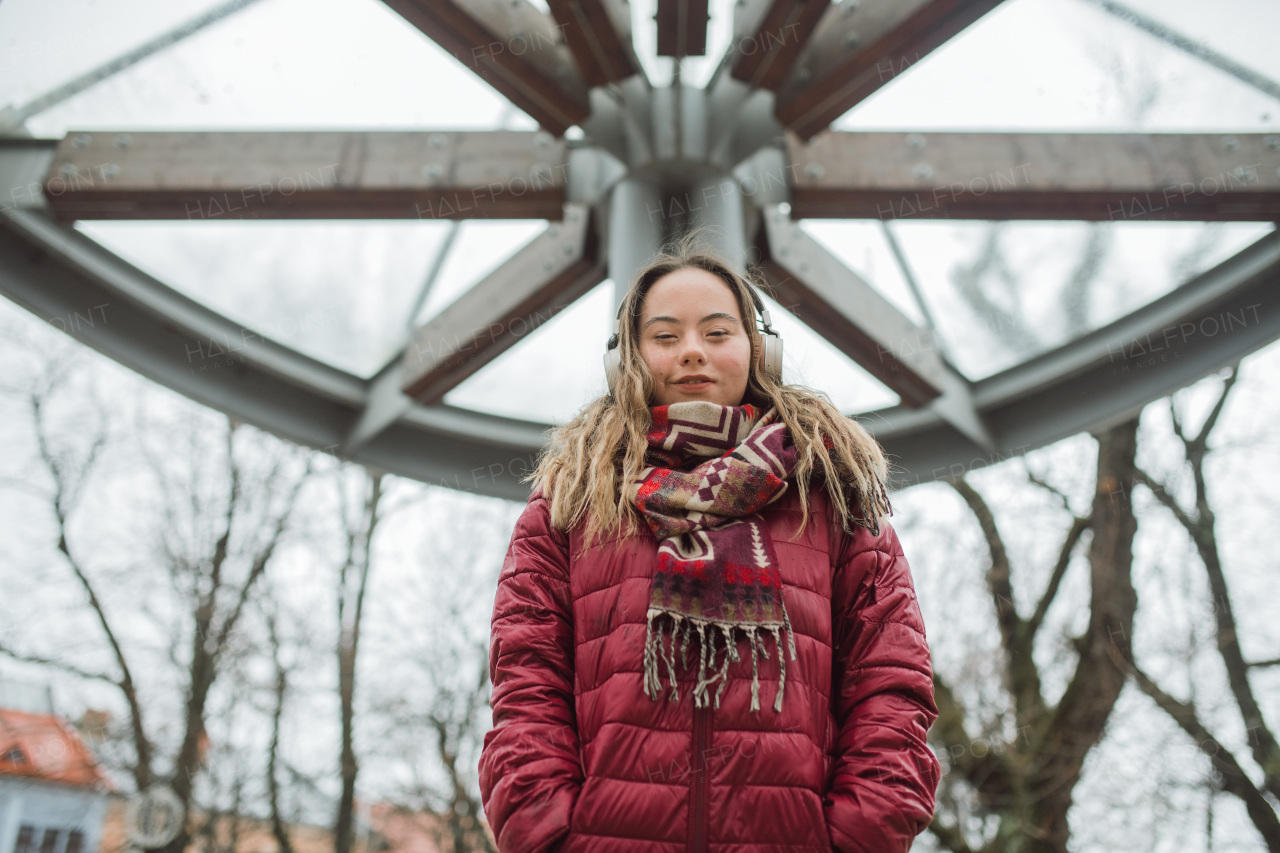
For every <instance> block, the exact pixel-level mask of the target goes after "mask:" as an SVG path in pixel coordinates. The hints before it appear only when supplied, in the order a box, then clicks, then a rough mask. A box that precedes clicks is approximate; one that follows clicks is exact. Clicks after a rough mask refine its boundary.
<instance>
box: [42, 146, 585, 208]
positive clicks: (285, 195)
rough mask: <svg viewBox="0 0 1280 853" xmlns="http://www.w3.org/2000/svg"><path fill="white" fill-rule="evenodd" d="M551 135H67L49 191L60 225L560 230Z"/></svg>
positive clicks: (558, 153) (557, 164) (556, 149)
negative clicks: (331, 223) (391, 223)
mask: <svg viewBox="0 0 1280 853" xmlns="http://www.w3.org/2000/svg"><path fill="white" fill-rule="evenodd" d="M567 158H568V155H567V151H566V146H565V143H564V141H563V140H558V139H554V138H553V137H552V136H551V135H550V134H549V133H546V132H545V131H511V130H499V131H492V130H491V131H429V132H428V131H417V132H400V131H376V132H373V131H371V132H287V133H277V132H261V133H258V132H222V131H218V132H204V133H183V132H173V133H170V132H139V131H132V130H93V131H71V132H69V133H68V134H67V135H66V137H65V138H63V139H62V140H61V141H60V142H59V143H58V147H57V150H56V151H55V153H54V156H53V160H52V162H51V163H50V166H49V171H48V173H47V174H46V175H45V178H44V182H43V191H44V197H45V199H46V201H47V202H48V204H49V207H50V208H51V209H52V211H53V213H54V215H55V216H56V217H58V219H59V220H61V221H64V222H68V221H72V220H76V219H188V220H196V221H203V220H216V221H226V220H231V219H469V218H477V217H484V218H490V219H559V217H560V216H561V213H562V211H563V205H564V202H565V199H566V182H567V179H568V174H567V173H568V167H567V162H568V159H567Z"/></svg>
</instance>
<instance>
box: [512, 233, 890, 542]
mask: <svg viewBox="0 0 1280 853" xmlns="http://www.w3.org/2000/svg"><path fill="white" fill-rule="evenodd" d="M700 240H701V235H700V231H693V232H690V233H688V234H686V235H685V236H684V237H683V238H681V239H680V240H679V241H677V242H676V243H674V244H668V245H667V246H665V247H664V248H663V250H662V251H660V252H659V253H658V254H657V255H656V256H655V257H654V258H652V259H651V260H650V261H649V262H648V263H647V264H645V265H644V266H643V267H642V268H641V269H640V270H639V271H638V272H637V273H636V274H635V275H634V276H633V277H632V279H631V282H630V285H629V286H628V287H627V292H626V295H625V296H624V297H623V299H622V322H620V323H619V329H618V350H619V354H620V357H621V362H622V363H621V369H620V371H619V378H618V382H617V385H616V387H615V388H614V389H613V390H612V392H609V393H605V394H604V395H603V396H600V397H598V398H596V399H595V400H592V401H591V402H590V403H588V404H587V405H586V406H585V407H583V408H582V410H581V411H579V412H578V414H577V415H575V416H574V418H573V419H572V420H570V421H569V422H568V423H565V424H562V425H560V426H557V427H553V428H552V429H551V430H549V431H548V438H549V440H548V442H547V444H546V445H545V446H544V447H543V449H542V451H541V453H540V454H539V456H538V463H537V465H536V466H535V468H534V469H533V470H532V471H530V472H529V473H528V474H526V475H525V476H524V477H523V478H522V481H524V482H529V481H532V482H533V483H534V487H535V488H536V487H538V486H541V487H542V490H543V494H544V496H545V497H546V498H547V500H548V502H549V503H550V508H551V524H552V526H553V527H555V528H557V529H559V530H563V531H568V530H569V529H571V528H573V527H574V526H575V525H577V524H578V523H579V522H581V521H582V520H583V519H584V518H585V519H586V531H585V533H586V535H585V537H584V545H583V548H584V549H585V548H587V547H589V545H590V543H591V542H592V541H594V540H595V539H598V538H602V537H604V536H606V535H614V534H617V533H621V534H623V535H628V536H629V535H633V534H635V533H636V532H637V531H638V529H639V528H640V527H641V526H642V525H643V518H642V516H641V515H640V513H639V511H638V510H637V509H636V507H635V505H634V504H633V503H632V502H631V500H630V499H629V496H628V493H627V490H626V489H623V488H622V484H623V483H631V482H634V481H635V480H637V479H638V478H639V477H640V474H641V471H642V470H643V469H644V468H645V467H646V465H645V460H644V457H645V451H646V450H648V441H647V439H646V434H647V433H648V431H649V429H650V428H652V425H653V420H652V416H651V414H650V412H649V407H650V406H651V405H653V403H652V400H653V394H654V380H653V376H652V374H651V373H650V371H649V368H648V366H647V365H646V364H645V363H644V360H643V359H642V358H641V357H640V346H639V331H638V329H637V326H638V323H639V318H640V311H641V307H642V306H643V304H644V299H645V296H646V295H647V294H648V292H649V289H650V288H651V287H652V286H653V285H654V283H655V282H657V281H658V280H659V279H661V278H662V277H663V276H665V275H668V274H670V273H673V272H676V271H678V270H682V269H687V268H691V267H692V268H696V269H700V270H705V271H706V272H709V273H711V274H712V275H714V276H716V277H718V278H719V279H720V280H721V281H723V282H724V283H725V285H726V286H727V287H728V288H729V289H730V290H731V291H733V295H734V297H735V298H736V300H737V303H738V312H739V317H740V318H742V319H743V327H744V328H746V329H748V330H749V335H750V338H751V352H752V358H751V366H750V370H749V373H748V379H747V390H746V393H745V394H744V396H743V399H742V403H751V404H752V405H754V406H757V407H758V408H759V409H760V410H761V411H768V409H769V408H770V407H775V408H776V409H777V410H778V412H779V414H780V415H781V418H782V420H783V422H785V423H786V425H787V427H788V428H789V430H790V433H791V439H792V441H793V442H794V444H795V448H796V451H797V460H796V467H795V470H794V472H793V475H792V483H793V485H794V486H795V487H796V488H798V489H799V491H800V506H801V511H802V515H801V523H800V528H799V530H797V532H796V535H797V536H798V535H799V534H800V532H801V531H803V530H804V528H805V526H806V525H807V524H808V521H809V495H808V492H809V483H810V480H811V478H813V477H814V476H817V477H818V478H819V480H820V481H821V482H822V483H823V485H825V487H826V491H827V495H828V496H829V498H830V503H831V505H832V507H833V508H834V509H835V511H836V512H837V514H838V515H839V518H840V523H841V526H842V527H843V528H844V529H845V530H846V531H848V532H852V531H853V526H854V525H860V526H862V527H865V528H867V529H869V530H871V531H873V532H875V533H877V534H878V533H879V529H880V520H881V519H882V518H884V517H886V516H890V515H892V514H893V509H892V507H891V506H890V503H889V498H888V494H887V491H888V489H887V485H886V481H887V478H888V464H887V462H886V461H885V457H884V453H883V451H882V450H881V448H880V445H879V444H878V443H877V442H876V440H875V439H874V438H872V437H871V435H870V433H868V432H867V431H866V429H865V428H863V426H862V425H861V424H859V423H858V422H857V421H855V420H853V419H851V418H848V417H846V416H845V415H843V414H842V413H841V412H840V410H839V409H837V408H836V407H835V405H834V404H833V403H832V402H831V400H830V398H829V397H827V395H826V394H824V393H823V392H821V391H817V390H814V389H811V388H807V387H805V386H803V385H784V384H780V383H778V382H776V381H774V379H773V378H772V377H771V376H769V375H768V374H767V373H765V372H764V371H763V369H761V368H762V364H761V362H762V344H761V338H762V333H761V332H760V330H759V329H758V328H757V326H756V319H755V318H756V314H755V308H754V303H753V302H752V299H751V296H750V293H749V291H748V290H747V281H746V280H744V277H743V276H742V275H739V274H738V273H736V272H735V271H734V269H733V265H732V264H731V263H730V262H729V261H728V259H727V258H725V257H724V256H723V255H722V254H721V253H719V252H718V251H717V250H716V249H714V248H712V247H710V246H708V245H705V244H703V243H702V242H700ZM745 274H746V278H747V279H749V280H750V281H751V283H752V284H754V285H756V287H757V288H760V289H762V288H761V285H760V282H762V281H763V276H762V275H761V274H760V272H759V270H758V269H757V268H754V267H749V268H748V269H747V270H746V271H745ZM824 437H826V438H827V439H828V441H829V442H830V445H831V446H830V448H828V446H827V443H826V442H824V441H823V438H824Z"/></svg>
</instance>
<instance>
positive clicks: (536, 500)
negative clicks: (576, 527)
mask: <svg viewBox="0 0 1280 853" xmlns="http://www.w3.org/2000/svg"><path fill="white" fill-rule="evenodd" d="M532 536H551V537H553V538H556V539H563V538H564V533H563V532H562V531H559V530H556V528H555V527H554V526H553V525H552V524H551V502H550V501H549V500H548V499H547V495H546V493H545V492H544V491H543V488H542V486H541V485H536V486H534V488H533V490H532V491H531V492H530V493H529V498H528V500H526V501H525V505H524V509H523V510H522V511H521V512H520V517H519V518H517V519H516V526H515V530H514V531H512V536H511V538H512V539H527V538H529V537H532Z"/></svg>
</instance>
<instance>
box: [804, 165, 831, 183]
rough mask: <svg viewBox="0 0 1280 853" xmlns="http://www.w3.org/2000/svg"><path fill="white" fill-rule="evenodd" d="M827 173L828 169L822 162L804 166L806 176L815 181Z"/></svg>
mask: <svg viewBox="0 0 1280 853" xmlns="http://www.w3.org/2000/svg"><path fill="white" fill-rule="evenodd" d="M825 173H826V170H825V169H823V168H822V164H821V163H810V164H809V165H808V166H805V167H804V176H805V177H806V178H813V179H814V180H815V181H816V180H817V179H818V178H821V177H822V176H823V175H824V174H825Z"/></svg>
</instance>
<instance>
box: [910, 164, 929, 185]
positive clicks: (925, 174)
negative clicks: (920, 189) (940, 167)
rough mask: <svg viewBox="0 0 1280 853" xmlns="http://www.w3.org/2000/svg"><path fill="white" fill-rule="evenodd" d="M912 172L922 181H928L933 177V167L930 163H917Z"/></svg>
mask: <svg viewBox="0 0 1280 853" xmlns="http://www.w3.org/2000/svg"><path fill="white" fill-rule="evenodd" d="M911 172H912V174H914V175H915V176H916V177H917V178H919V179H920V180H922V181H927V180H929V179H930V178H932V177H933V167H932V166H930V165H929V164H928V163H917V164H916V166H915V168H914V169H912V170H911Z"/></svg>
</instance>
